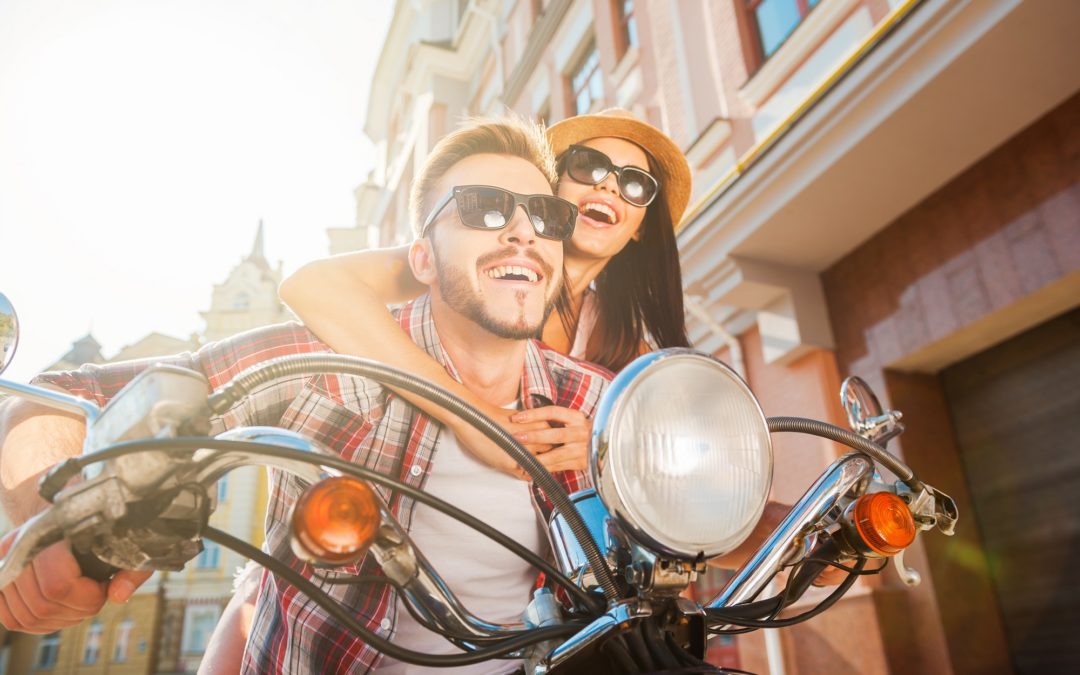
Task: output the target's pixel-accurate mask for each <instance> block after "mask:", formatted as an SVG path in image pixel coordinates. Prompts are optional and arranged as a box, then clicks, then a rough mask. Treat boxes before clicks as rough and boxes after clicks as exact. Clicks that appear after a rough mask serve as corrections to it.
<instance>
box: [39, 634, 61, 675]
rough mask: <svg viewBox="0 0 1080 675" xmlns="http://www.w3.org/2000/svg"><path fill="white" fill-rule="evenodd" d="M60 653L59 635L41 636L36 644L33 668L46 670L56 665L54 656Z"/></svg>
mask: <svg viewBox="0 0 1080 675" xmlns="http://www.w3.org/2000/svg"><path fill="white" fill-rule="evenodd" d="M58 653H60V633H58V632H57V633H49V634H48V635H43V636H42V638H41V641H40V642H38V646H37V656H36V657H35V658H34V668H38V669H42V670H44V669H46V668H52V667H53V666H55V665H56V655H57V654H58Z"/></svg>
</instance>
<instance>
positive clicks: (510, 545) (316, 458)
mask: <svg viewBox="0 0 1080 675" xmlns="http://www.w3.org/2000/svg"><path fill="white" fill-rule="evenodd" d="M198 449H210V450H219V451H222V452H229V451H233V452H255V453H258V454H261V455H266V456H270V457H278V458H282V459H288V460H292V461H298V462H302V463H305V464H311V465H313V466H321V467H329V468H332V469H335V470H337V471H340V472H341V473H343V474H346V475H349V476H353V477H355V478H359V479H361V480H368V481H371V482H372V483H378V484H380V485H383V486H386V487H388V488H391V489H393V490H399V491H401V492H402V493H404V494H406V495H408V496H409V497H411V498H412V499H415V500H416V501H418V502H421V503H423V504H426V505H428V506H430V507H432V508H434V509H436V510H438V511H440V512H442V513H445V514H446V515H448V516H451V517H452V518H456V519H457V520H458V521H460V522H462V523H464V524H465V525H467V526H469V527H471V528H472V529H474V530H476V531H477V532H480V533H481V534H483V535H484V536H486V537H488V538H489V539H491V540H493V541H495V542H498V543H499V544H501V545H502V546H503V547H505V548H506V549H507V550H509V551H511V552H512V553H514V554H516V555H517V556H518V557H519V558H521V559H522V560H525V561H526V562H528V563H529V564H531V565H533V566H534V567H536V568H537V569H539V570H540V571H542V572H544V574H545V576H546V577H547V578H550V579H551V580H552V581H553V582H555V583H557V584H558V585H560V586H562V587H563V588H565V589H566V590H567V592H568V593H569V594H570V595H571V596H572V597H573V598H574V599H575V600H578V601H579V602H580V603H581V604H582V605H583V606H584V609H586V610H587V611H588V612H590V613H592V614H598V613H601V612H602V611H603V610H602V609H600V608H598V607H597V606H596V602H597V600H598V599H597V598H596V597H594V596H592V595H590V594H589V593H586V592H585V591H584V590H582V589H581V588H578V586H576V585H575V584H574V582H573V581H571V580H570V579H567V578H566V576H565V575H563V574H562V572H560V571H559V570H558V569H556V568H555V566H554V565H552V564H551V563H549V562H548V561H547V560H544V559H543V558H541V557H540V556H538V555H536V554H535V553H533V552H532V551H530V550H529V549H527V548H525V547H524V546H522V545H521V544H520V543H518V542H517V541H514V540H513V539H511V538H510V537H508V536H507V535H505V534H503V533H502V532H500V531H499V530H496V529H495V528H493V527H491V526H490V525H488V524H487V523H485V522H484V521H482V520H480V519H479V518H476V517H474V516H472V515H470V514H468V513H465V512H464V511H462V510H461V509H459V508H457V507H456V506H454V505H453V504H448V503H447V502H445V501H443V500H441V499H439V498H438V497H435V496H433V495H430V494H428V493H427V492H424V491H423V490H421V489H419V488H415V487H413V486H411V485H407V484H405V483H402V482H401V481H398V480H395V479H393V478H390V477H389V476H385V475H383V474H381V473H378V472H376V471H372V470H371V469H368V468H366V467H362V466H360V465H358V464H353V463H352V462H350V461H348V460H346V459H343V458H341V457H338V456H337V455H322V454H319V455H316V454H313V453H310V452H305V451H303V450H295V449H293V448H286V447H284V446H280V445H272V444H268V443H256V442H254V441H231V440H222V439H218V438H205V437H201V436H199V437H190V438H160V439H158V438H155V439H141V440H138V441H128V442H126V443H120V444H117V445H114V446H112V447H109V448H106V449H104V450H98V451H97V452H93V453H90V454H88V455H83V456H81V457H78V458H75V459H74V462H75V463H74V466H75V469H76V471H75V472H76V473H78V472H79V471H81V470H82V468H83V467H84V466H86V465H88V464H94V463H96V462H104V461H108V460H110V459H114V458H116V457H123V456H125V455H131V454H135V453H138V452H145V451H147V450H156V451H163V452H169V453H175V454H185V453H191V452H193V451H195V450H198ZM65 464H66V463H65Z"/></svg>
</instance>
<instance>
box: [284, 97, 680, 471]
mask: <svg viewBox="0 0 1080 675" xmlns="http://www.w3.org/2000/svg"><path fill="white" fill-rule="evenodd" d="M548 138H549V140H550V141H551V144H552V146H553V149H554V152H555V155H556V157H557V158H558V160H559V185H558V190H557V192H556V194H558V196H560V197H562V198H564V199H567V200H569V201H571V202H572V203H574V204H575V205H577V207H578V210H579V213H580V215H579V217H578V221H577V225H576V227H575V230H574V235H573V237H572V239H571V240H570V241H569V242H567V244H566V248H565V251H564V253H565V255H564V265H565V281H566V283H565V285H564V290H563V293H562V295H561V297H560V298H559V301H558V303H557V311H555V312H552V315H551V316H550V317H549V318H548V321H547V323H546V324H545V325H544V329H543V335H542V339H543V341H544V342H546V343H547V344H548V345H549V346H551V347H553V348H554V349H556V350H558V351H560V352H563V353H565V354H569V355H570V356H573V357H576V358H583V359H585V360H587V361H591V362H593V363H597V364H600V365H603V366H605V367H607V368H609V369H611V370H614V371H618V370H620V369H621V368H623V367H624V366H625V365H626V364H628V363H629V362H630V361H631V360H633V359H634V358H635V357H636V356H638V355H639V354H641V353H643V352H646V351H649V350H651V349H653V348H664V347H683V346H687V344H688V343H687V338H686V328H685V324H684V317H683V303H682V284H681V278H680V272H679V260H678V250H677V248H676V244H675V233H674V226H675V225H676V224H677V223H678V221H679V219H680V218H681V216H682V213H683V210H684V209H685V208H686V204H687V202H688V200H689V196H690V180H691V176H690V167H689V165H688V164H687V162H686V158H685V157H684V156H683V154H682V153H681V152H680V151H679V149H678V147H677V146H676V145H675V144H674V142H672V141H671V139H670V138H668V137H667V136H666V135H665V134H664V133H663V132H661V131H660V130H659V129H656V128H655V127H653V126H651V125H649V124H646V123H645V122H642V121H640V120H638V119H637V118H635V117H633V115H631V114H630V113H629V112H627V111H625V110H619V109H612V110H607V111H604V112H601V113H597V114H593V115H581V116H578V117H573V118H570V119H567V120H564V121H562V122H559V123H558V124H556V125H554V126H553V127H551V128H550V129H549V130H548ZM407 251H408V247H407V246H405V247H399V248H394V249H380V250H371V251H361V252H358V253H352V254H347V255H342V256H336V257H333V258H327V259H323V260H319V261H316V262H314V263H310V264H308V265H306V266H304V267H303V268H301V269H300V270H298V271H297V272H296V273H295V274H293V275H292V276H291V277H289V278H288V279H286V280H285V281H284V282H283V283H282V285H281V289H280V293H281V298H282V300H283V301H285V302H286V303H287V304H288V305H289V306H290V307H291V308H292V309H293V310H294V311H295V312H296V313H297V315H299V316H300V318H301V319H303V321H304V322H305V323H306V324H307V325H308V327H309V328H311V330H312V331H314V332H315V334H316V335H318V336H319V337H320V338H321V339H322V340H324V341H325V342H326V343H327V344H329V345H330V346H331V347H332V348H333V349H334V350H335V351H337V352H339V353H343V354H354V355H359V356H365V357H368V358H373V359H376V360H379V361H382V362H384V363H387V364H389V365H393V366H397V367H400V368H403V369H406V370H410V371H412V372H415V373H417V374H418V375H420V376H422V377H425V378H427V379H428V380H430V381H432V382H434V383H436V384H438V385H441V386H443V387H445V388H446V389H449V390H450V391H452V392H454V393H456V394H458V395H459V396H462V397H463V398H465V399H466V400H467V401H469V402H471V403H472V404H473V405H475V406H476V407H478V408H480V409H481V410H482V411H484V412H485V413H487V414H488V415H489V416H491V417H492V418H493V419H496V420H497V421H499V422H500V423H501V424H502V425H503V426H504V427H506V428H507V429H508V430H509V431H511V432H512V433H514V434H515V436H516V437H517V438H518V440H519V441H521V442H522V443H523V444H525V446H526V447H527V448H529V449H530V451H532V452H534V453H535V454H536V455H537V457H538V459H539V460H540V461H541V462H542V463H543V464H544V465H545V466H546V467H547V468H548V470H550V471H561V470H568V469H578V470H580V469H584V468H585V464H586V445H587V441H588V433H589V424H588V421H587V420H585V419H583V418H582V417H581V415H580V413H577V412H575V411H570V410H567V409H565V408H557V407H554V406H549V407H543V408H535V409H532V410H528V411H521V412H517V413H513V414H511V412H510V411H508V410H505V409H500V408H496V407H494V406H491V405H487V404H485V403H483V402H482V401H480V400H478V398H477V397H476V396H474V395H472V394H471V393H470V392H469V391H468V390H467V389H465V388H464V387H463V386H462V385H460V384H459V383H457V382H455V381H454V380H453V379H452V378H451V377H450V376H449V375H447V373H446V372H445V370H443V368H442V367H441V366H439V365H438V364H437V363H436V362H435V361H434V360H433V359H432V358H430V357H429V356H428V355H427V354H426V353H424V352H423V351H422V350H421V349H420V348H419V347H417V346H416V345H414V344H413V343H412V342H411V341H410V340H409V339H408V338H407V337H406V336H405V335H404V334H403V333H402V331H401V330H400V328H399V327H398V325H397V323H396V322H395V321H394V320H393V319H392V317H391V316H390V315H389V313H388V312H387V311H386V309H385V306H386V305H387V304H395V303H400V302H404V301H407V300H410V299H412V298H415V297H416V296H418V295H420V294H421V293H423V292H424V291H425V290H427V289H426V287H425V286H423V285H421V284H420V283H419V282H418V281H416V279H414V278H413V276H412V274H411V272H410V271H409V267H408V263H407ZM403 395H404V396H406V398H408V399H409V400H410V402H412V403H414V404H415V405H417V406H419V407H421V408H422V409H424V410H425V411H426V412H427V413H429V414H431V415H432V416H434V417H435V418H437V419H439V420H440V421H441V422H443V423H444V424H446V425H447V426H448V427H449V428H450V429H451V430H452V431H454V433H455V434H456V435H457V436H458V438H459V439H460V440H461V441H462V442H463V443H464V444H465V445H466V447H468V448H469V449H470V450H471V451H472V452H473V453H474V454H476V455H477V456H478V457H480V458H481V459H483V460H484V461H486V462H487V463H488V464H491V465H492V466H494V467H496V468H499V469H501V470H504V471H508V472H511V473H518V472H519V470H518V468H517V466H516V465H515V464H514V463H513V462H512V461H511V460H510V459H509V458H508V457H507V456H506V455H505V454H504V453H503V452H502V451H501V450H500V449H498V448H497V447H496V446H495V445H494V444H492V443H491V442H490V441H489V440H488V439H487V438H486V437H484V436H482V435H481V434H480V433H479V432H477V431H475V430H474V429H472V427H471V426H469V425H466V424H464V423H463V422H461V421H460V420H459V419H458V418H456V417H454V416H453V415H450V414H449V413H447V412H445V411H443V410H442V409H441V408H439V407H437V406H434V405H433V404H431V403H428V402H427V401H425V400H423V399H421V398H419V397H416V396H412V395H408V394H404V393H403Z"/></svg>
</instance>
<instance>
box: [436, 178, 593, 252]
mask: <svg viewBox="0 0 1080 675" xmlns="http://www.w3.org/2000/svg"><path fill="white" fill-rule="evenodd" d="M450 200H454V201H455V202H457V212H458V218H460V219H461V223H462V224H463V225H465V226H466V227H472V228H475V229H477V230H501V229H503V228H504V227H506V226H507V225H509V224H510V221H511V220H513V218H514V212H515V211H516V210H517V207H519V206H522V207H524V208H525V213H526V214H527V215H528V216H529V222H530V223H532V226H533V229H534V230H535V231H536V234H537V235H538V236H541V237H544V238H545V239H556V240H558V241H566V240H567V239H569V238H570V235H572V234H574V224H575V223H576V222H577V215H578V210H577V207H576V206H574V205H573V204H571V203H570V202H568V201H566V200H565V199H560V198H558V197H553V196H552V195H520V194H518V193H516V192H511V191H509V190H504V189H502V188H497V187H492V186H490V185H458V186H456V187H454V188H453V189H451V190H450V192H448V193H447V194H446V196H445V197H443V198H442V199H440V200H439V203H438V204H436V205H435V208H434V209H433V210H432V211H431V215H429V216H428V217H427V220H425V221H424V227H422V228H421V229H420V236H421V237H422V236H424V235H425V234H426V233H427V230H428V228H429V227H431V224H432V223H433V222H435V218H436V217H438V215H439V214H440V213H442V210H443V209H445V208H446V205H447V204H449V203H450Z"/></svg>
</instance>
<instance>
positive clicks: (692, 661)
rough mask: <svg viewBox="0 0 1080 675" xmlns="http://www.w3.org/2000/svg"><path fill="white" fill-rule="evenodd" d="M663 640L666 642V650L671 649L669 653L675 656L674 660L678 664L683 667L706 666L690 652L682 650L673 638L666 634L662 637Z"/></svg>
mask: <svg viewBox="0 0 1080 675" xmlns="http://www.w3.org/2000/svg"><path fill="white" fill-rule="evenodd" d="M664 640H665V641H666V642H667V645H668V648H669V649H671V653H672V654H674V655H675V658H676V659H678V660H679V663H680V664H681V665H683V666H707V665H709V664H707V663H706V662H705V661H702V660H701V659H699V658H698V657H696V656H694V655H693V654H691V653H690V652H688V651H686V650H685V649H683V646H682V645H680V644H679V643H678V642H676V641H675V636H674V635H672V634H671V633H668V634H667V635H665V636H664Z"/></svg>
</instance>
